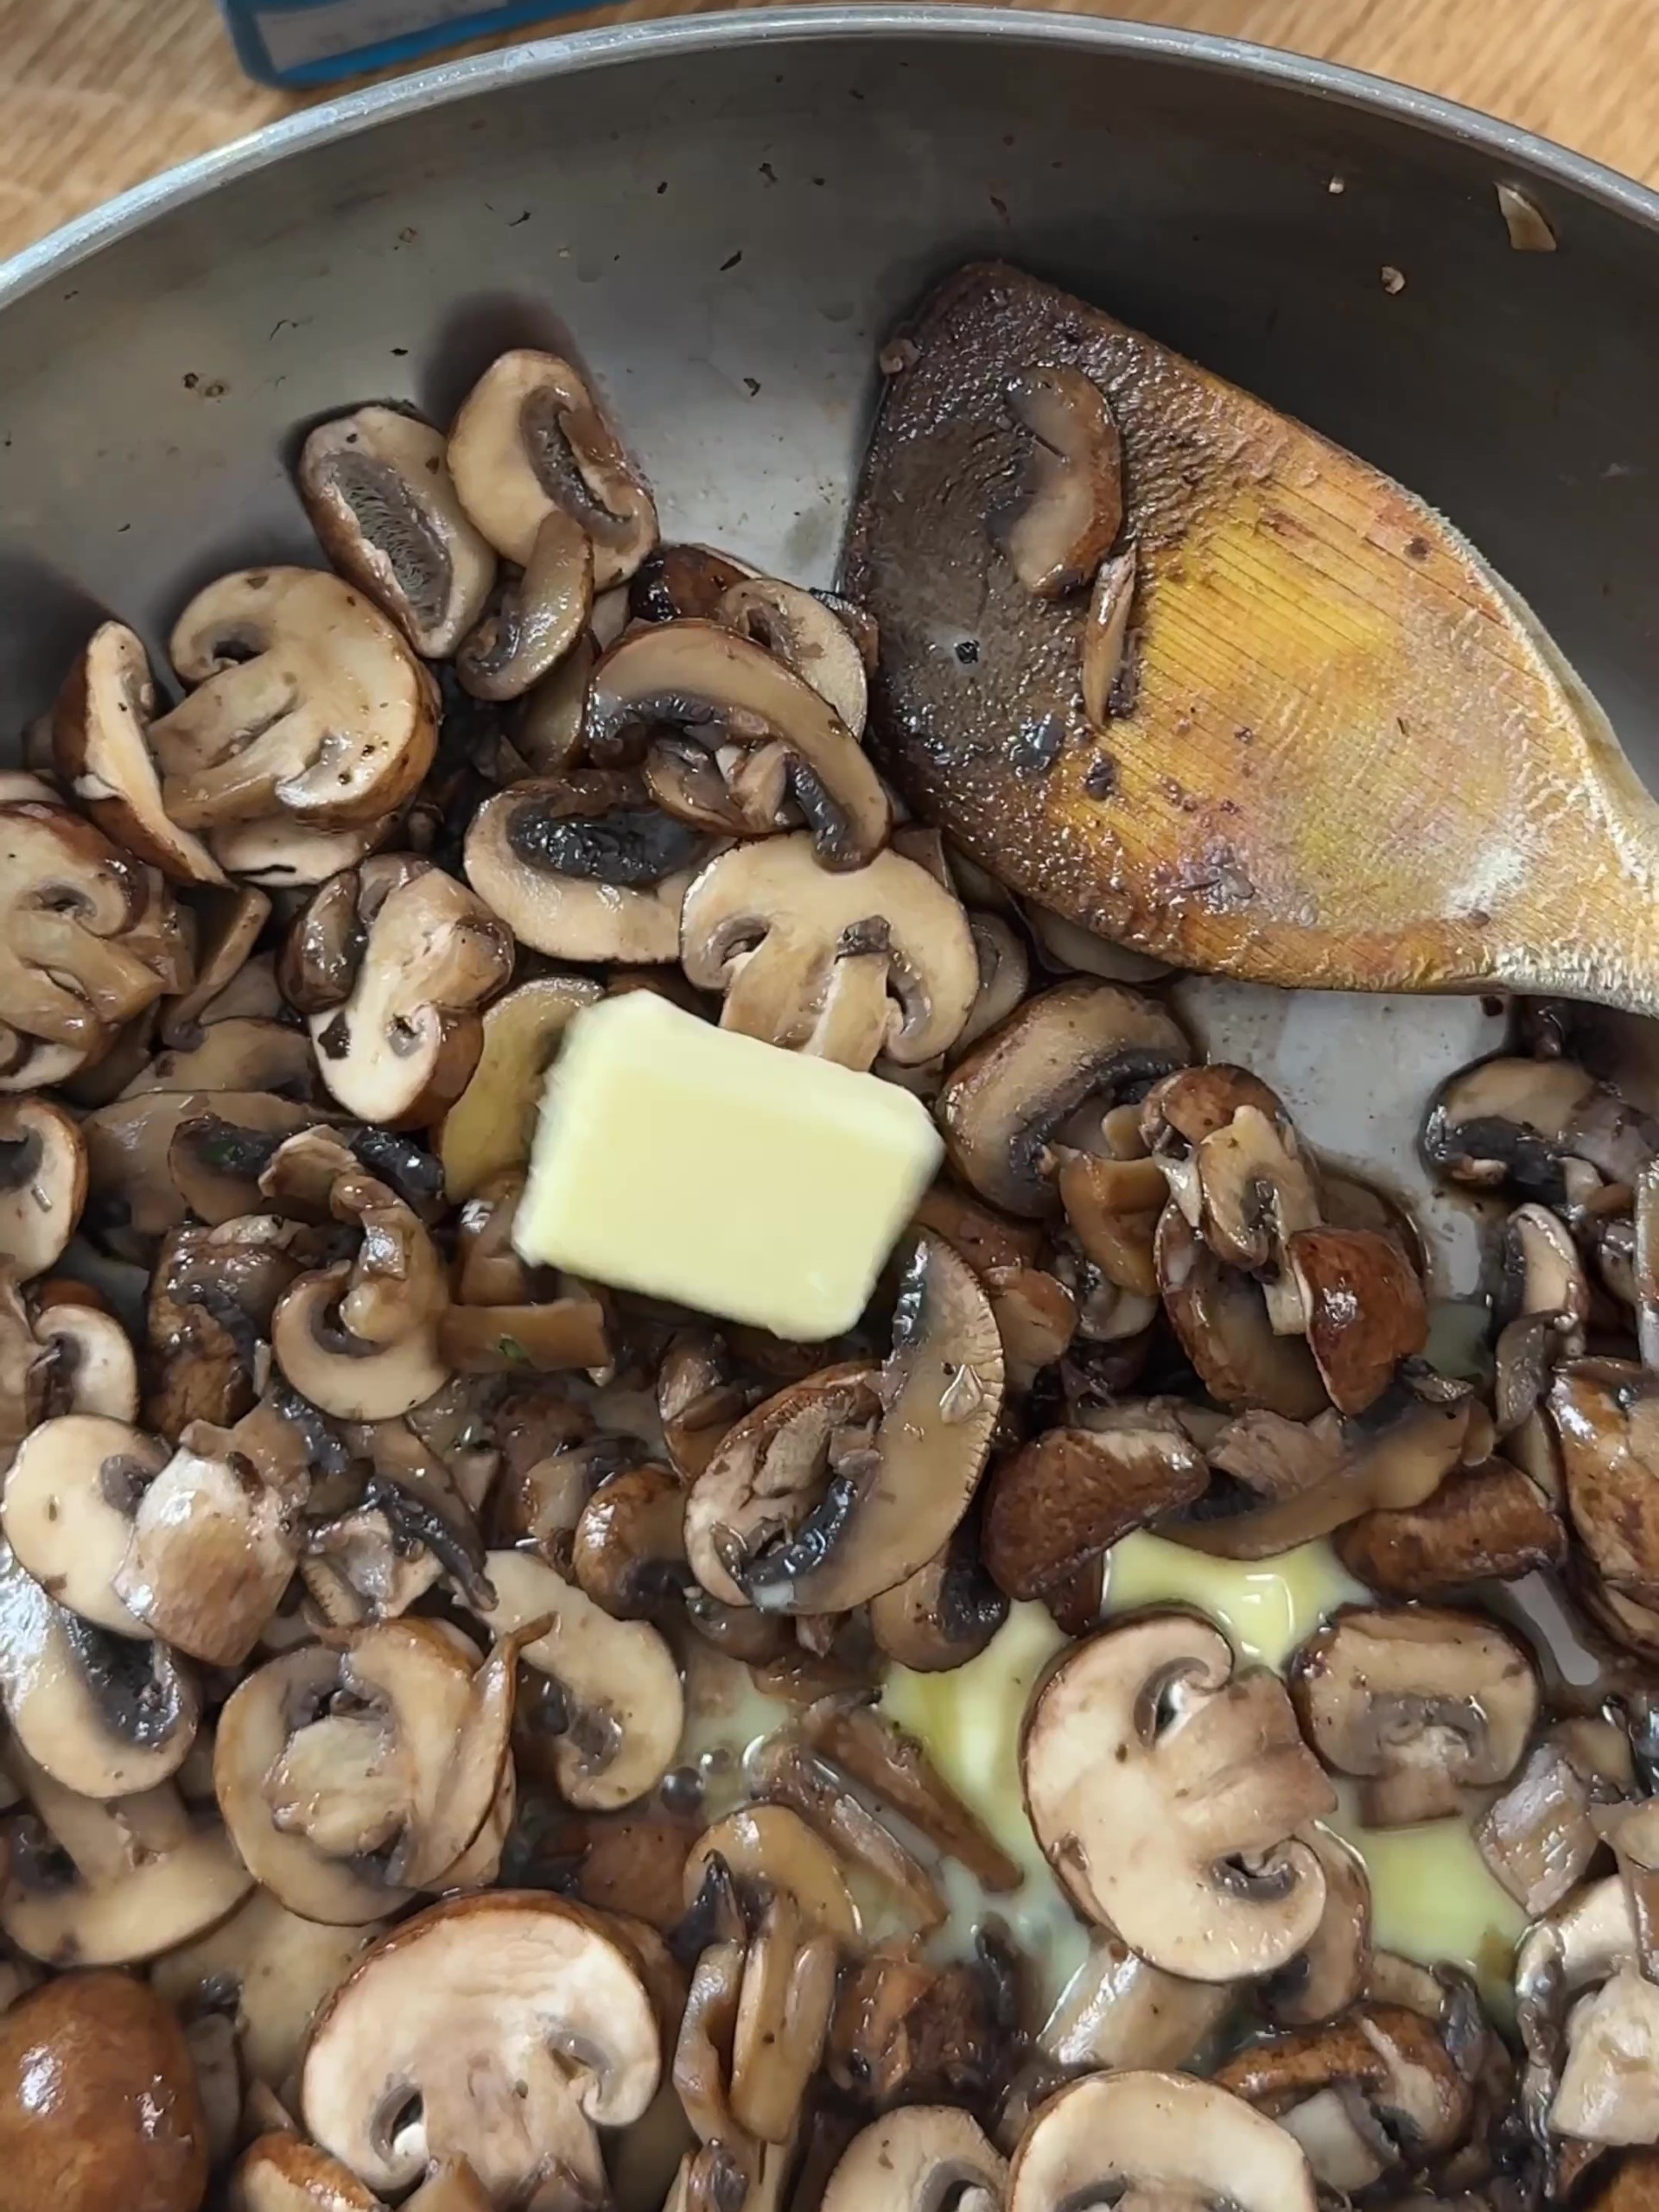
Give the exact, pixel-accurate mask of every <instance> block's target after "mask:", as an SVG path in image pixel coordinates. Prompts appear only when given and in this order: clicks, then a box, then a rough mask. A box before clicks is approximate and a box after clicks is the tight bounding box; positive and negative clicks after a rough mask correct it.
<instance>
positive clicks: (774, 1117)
mask: <svg viewBox="0 0 1659 2212" xmlns="http://www.w3.org/2000/svg"><path fill="white" fill-rule="evenodd" d="M943 1156H944V1144H943V1142H942V1141H941V1140H940V1137H939V1134H938V1130H937V1129H936V1128H934V1126H933V1123H932V1121H931V1118H930V1116H929V1115H928V1112H927V1109H926V1108H925V1106H924V1105H923V1104H922V1103H921V1101H920V1100H919V1099H918V1098H915V1097H912V1095H911V1093H910V1092H909V1091H907V1090H900V1089H899V1087H898V1085H897V1084H891V1083H883V1082H882V1081H881V1080H880V1077H876V1076H870V1075H856V1074H855V1073H854V1072H853V1071H852V1070H851V1069H850V1068H843V1067H840V1066H837V1065H836V1064H835V1063H834V1062H833V1061H829V1060H819V1059H811V1058H807V1057H806V1056H805V1055H804V1054H802V1053H799V1052H783V1051H780V1050H779V1047H778V1046H775V1045H766V1044H762V1043H761V1042H760V1040H759V1039H756V1038H753V1037H741V1036H738V1035H737V1034H736V1033H734V1031H732V1030H729V1029H716V1028H715V1027H714V1026H713V1025H712V1024H711V1023H709V1022H707V1021H701V1020H698V1018H697V1017H696V1014H687V1013H686V1012H685V1011H684V1009H683V1007H677V1006H673V1005H671V1004H670V1002H669V1001H668V1000H666V999H664V998H662V997H659V996H658V994H657V993H656V992H655V991H629V992H626V993H625V994H624V995H622V996H620V998H613V999H605V1000H602V1001H601V1002H600V1003H599V1004H598V1005H597V1006H591V1007H583V1008H582V1011H581V1012H580V1013H579V1014H576V1015H575V1018H574V1020H572V1021H571V1022H570V1024H569V1027H568V1028H567V1029H566V1031H565V1033H564V1043H563V1049H562V1051H561V1052H560V1053H559V1056H558V1058H557V1059H556V1061H555V1062H554V1064H553V1068H552V1071H551V1073H550V1075H549V1077H548V1081H547V1091H546V1095H545V1096H544V1098H543V1102H542V1112H541V1119H540V1122H539V1123H538V1125H537V1132H536V1141H535V1145H534V1148H533V1150H532V1153H531V1166H530V1179H529V1181H528V1183H527V1184H526V1185H525V1189H524V1197H523V1198H522V1199H521V1200H520V1201H519V1205H518V1218H517V1220H516V1222H515V1223H514V1225H513V1242H514V1243H515V1244H516V1245H517V1247H518V1251H519V1253H520V1254H521V1255H522V1256H523V1257H524V1259H526V1260H530V1261H531V1262H541V1263H545V1264H546V1265H549V1266H551V1267H558V1268H569V1271H570V1272H571V1273H572V1274H578V1275H587V1276H590V1277H591V1278H592V1279H593V1280H594V1281H596V1282H600V1283H607V1284H610V1285H613V1286H614V1287H617V1288H619V1289H622V1290H637V1291H643V1292H645V1293H646V1294H649V1295H650V1296H652V1297H656V1298H667V1299H673V1300H677V1302H678V1303H679V1304H681V1305H683V1306H696V1307H698V1308H699V1309H700V1310H701V1311H702V1312H703V1313H714V1314H718V1315H719V1316H721V1319H725V1320H730V1321H747V1322H751V1323H753V1324H754V1325H757V1326H758V1327H760V1328H763V1329H770V1330H772V1332H774V1333H775V1334H776V1335H778V1336H780V1337H795V1338H802V1339H804V1341H806V1342H808V1343H816V1342H817V1341H818V1340H819V1339H820V1338H825V1337H833V1336H836V1335H838V1334H839V1333H840V1332H842V1330H843V1329H849V1328H850V1327H851V1326H852V1325H853V1323H854V1322H855V1321H856V1320H857V1319H858V1317H859V1315H860V1314H861V1313H862V1312H863V1310H864V1307H865V1306H866V1305H867V1304H868V1300H869V1296H870V1293H871V1291H872V1289H873V1288H874V1284H875V1279H876V1276H877V1275H878V1274H880V1270H881V1268H882V1265H883V1263H884V1262H885V1261H886V1260H887V1255H888V1254H889V1253H890V1252H891V1251H892V1249H893V1243H894V1242H895V1240H896V1239H897V1237H898V1236H899V1231H900V1230H902V1229H903V1227H904V1225H905V1224H906V1221H908V1220H909V1218H910V1217H911V1215H912V1212H913V1211H914V1210H915V1206H916V1202H917V1200H918V1198H920V1197H921V1194H922V1192H924V1191H925V1189H926V1187H927V1185H928V1184H929V1183H930V1182H931V1180H932V1179H933V1176H934V1174H935V1173H936V1172H937V1170H938V1165H939V1161H940V1160H941V1159H942V1158H943Z"/></svg>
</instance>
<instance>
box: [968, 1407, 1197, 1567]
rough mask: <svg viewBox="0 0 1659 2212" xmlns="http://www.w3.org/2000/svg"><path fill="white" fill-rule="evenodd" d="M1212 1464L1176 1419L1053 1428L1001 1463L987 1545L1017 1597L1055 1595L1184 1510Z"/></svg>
mask: <svg viewBox="0 0 1659 2212" xmlns="http://www.w3.org/2000/svg"><path fill="white" fill-rule="evenodd" d="M1209 1481H1210V1469H1209V1465H1208V1464H1207V1462H1206V1461H1205V1458H1204V1455H1203V1454H1202V1453H1201V1452H1198V1451H1197V1450H1196V1449H1195V1448H1194V1447H1193V1446H1192V1442H1191V1441H1190V1440H1189V1439H1188V1438H1187V1437H1186V1436H1185V1433H1183V1432H1182V1430H1181V1428H1180V1427H1179V1423H1178V1422H1176V1421H1174V1420H1173V1418H1169V1419H1165V1420H1162V1421H1153V1420H1151V1419H1149V1420H1148V1422H1147V1426H1146V1427H1142V1428H1132V1427H1122V1428H1116V1427H1115V1428H1112V1429H1109V1430H1107V1431H1105V1432H1104V1433H1094V1432H1093V1431H1091V1430H1089V1429H1085V1428H1051V1429H1048V1430H1046V1431H1045V1432H1044V1433H1043V1434H1042V1435H1040V1436H1038V1437H1035V1438H1033V1440H1032V1441H1031V1442H1030V1443H1029V1444H1027V1445H1025V1446H1023V1447H1022V1448H1021V1449H1020V1451H1018V1452H1014V1453H1013V1454H1011V1455H1010V1456H1009V1457H1008V1458H1007V1459H1003V1460H1002V1461H1001V1462H1000V1464H999V1465H997V1467H996V1469H995V1471H994V1472H993V1474H992V1475H991V1478H990V1479H989V1482H988V1484H987V1485H986V1498H985V1521H984V1533H983V1539H982V1554H983V1558H984V1561H985V1566H986V1568H987V1570H988V1573H990V1575H991V1577H992V1579H993V1580H995V1583H996V1585H997V1586H998V1588H999V1589H1001V1590H1004V1591H1006V1592H1007V1595H1008V1596H1009V1597H1010V1598H1048V1597H1051V1596H1052V1595H1054V1594H1055V1593H1056V1592H1058V1590H1059V1589H1060V1588H1061V1587H1062V1586H1064V1585H1065V1583H1066V1582H1068V1581H1069V1580H1071V1577H1072V1575H1073V1574H1075V1573H1077V1570H1078V1569H1079V1568H1080V1567H1086V1566H1088V1565H1089V1564H1090V1562H1091V1561H1094V1560H1098V1559H1100V1558H1101V1557H1102V1556H1103V1554H1105V1553H1107V1552H1108V1551H1109V1550H1110V1548H1111V1547H1112V1546H1113V1545H1114V1544H1115V1543H1116V1542H1117V1541H1118V1540H1119V1538H1120V1537H1122V1536H1127V1535H1128V1533H1129V1531H1130V1530H1131V1529H1141V1528H1144V1527H1145V1526H1146V1524H1147V1522H1149V1521H1154V1520H1158V1519H1160V1518H1161V1517H1162V1516H1165V1515H1166V1514H1170V1513H1173V1512H1175V1511H1177V1510H1179V1508H1180V1507H1182V1506H1184V1505H1187V1504H1190V1503H1192V1500H1193V1499H1195V1498H1197V1497H1200V1496H1201V1495H1202V1494H1203V1492H1204V1491H1205V1489H1206V1488H1207V1487H1208V1485H1209Z"/></svg>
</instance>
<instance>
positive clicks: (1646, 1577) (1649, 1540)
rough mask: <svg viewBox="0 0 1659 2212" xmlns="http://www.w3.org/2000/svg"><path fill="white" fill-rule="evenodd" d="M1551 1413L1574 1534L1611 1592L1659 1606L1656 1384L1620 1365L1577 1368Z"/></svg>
mask: <svg viewBox="0 0 1659 2212" xmlns="http://www.w3.org/2000/svg"><path fill="white" fill-rule="evenodd" d="M1549 1408H1550V1411H1551V1413H1552V1414H1554V1421H1555V1427H1556V1430H1557V1433H1559V1435H1560V1442H1561V1453H1562V1461H1563V1465H1564V1467H1565V1471H1566V1476H1567V1510H1568V1513H1569V1514H1570V1516H1571V1517H1572V1522H1573V1534H1574V1535H1576V1536H1577V1537H1578V1540H1579V1541H1580V1543H1581V1544H1582V1545H1583V1547H1584V1548H1585V1551H1586V1554H1587V1555H1588V1558H1589V1560H1590V1561H1591V1563H1592V1566H1593V1567H1594V1569H1595V1572H1596V1573H1597V1574H1598V1575H1599V1577H1600V1579H1601V1580H1602V1581H1603V1582H1605V1584H1606V1585H1607V1586H1609V1587H1610V1589H1611V1590H1612V1591H1614V1592H1617V1593H1618V1594H1619V1595H1621V1596H1623V1597H1625V1598H1628V1599H1632V1600H1634V1601H1635V1602H1636V1603H1637V1605H1644V1606H1652V1605H1659V1484H1656V1482H1655V1479H1654V1477H1655V1471H1656V1470H1659V1377H1656V1376H1654V1375H1653V1374H1651V1373H1650V1372H1649V1370H1647V1369H1645V1368H1641V1367H1636V1366H1633V1365H1630V1364H1629V1363H1626V1362H1624V1361H1623V1360H1599V1359H1582V1360H1574V1361H1572V1362H1571V1363H1569V1364H1567V1366H1565V1367H1563V1368H1562V1369H1561V1370H1560V1373H1559V1374H1558V1375H1557V1376H1556V1378H1555V1381H1554V1385H1553V1387H1552V1388H1551V1390H1550V1393H1549Z"/></svg>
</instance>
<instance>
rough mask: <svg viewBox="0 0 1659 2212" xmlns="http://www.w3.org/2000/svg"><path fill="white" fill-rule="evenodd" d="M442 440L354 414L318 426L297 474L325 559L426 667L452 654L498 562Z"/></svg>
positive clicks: (411, 423)
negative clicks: (460, 492)
mask: <svg viewBox="0 0 1659 2212" xmlns="http://www.w3.org/2000/svg"><path fill="white" fill-rule="evenodd" d="M447 445H448V440H447V439H446V438H445V436H444V435H443V433H442V430H435V429H433V427H432V425H431V424H430V423H423V422H422V421H421V419H420V417H419V416H416V415H406V414H404V412H403V410H401V409H399V408H396V407H359V408H357V409H355V410H353V413H351V414H350V415H342V416H340V417H339V418H338V419H337V420H336V421H334V422H332V423H319V424H318V426H317V428H316V429H315V430H313V431H312V433H311V435H310V436H309V437H308V438H307V440H306V442H305V443H304V445H303V446H302V448H300V461H299V467H298V469H297V471H296V474H297V477H298V480H299V486H300V497H301V498H302V499H303V500H304V501H305V511H306V512H307V514H308V515H309V516H310V518H311V527H312V528H313V529H314V530H315V531H316V533H317V537H318V539H319V541H320V542H321V546H322V550H323V551H324V552H325V553H326V554H327V556H328V558H329V559H330V560H331V561H332V562H333V563H334V566H335V568H337V569H339V570H340V574H341V575H343V576H345V577H346V579H347V581H348V582H352V583H354V584H355V585H357V587H358V588H359V590H361V591H365V592H367V594H369V596H370V598H371V599H372V600H374V601H377V602H378V604H379V605H380V606H381V607H385V611H386V613H388V614H390V615H391V618H392V620H393V621H394V622H397V623H398V624H400V625H401V626H402V627H403V629H404V632H406V633H407V635H408V637H409V640H410V644H411V645H413V646H414V648H415V650H416V652H417V653H420V654H422V655H423V656H424V658H426V659H428V660H444V659H447V658H448V656H449V655H450V654H451V653H453V652H454V650H455V648H456V647H457V646H458V645H460V643H461V639H463V638H464V637H465V636H466V635H467V632H468V631H469V630H470V629H471V628H472V626H473V625H474V622H476V621H477V620H478V618H479V615H480V613H481V611H482V609H483V606H484V602H485V601H486V599H487V598H488V597H489V592H490V586H491V584H492V583H493V582H494V579H495V556H494V555H493V553H492V551H491V550H490V548H489V546H488V545H487V544H486V542H485V540H484V539H483V538H482V537H480V535H479V533H478V531H476V530H474V527H473V525H472V524H471V523H470V522H469V521H468V520H467V515H466V512H465V510H464V509H463V507H462V506H461V501H460V499H458V497H457V496H456V493H455V486H454V481H453V480H452V479H451V477H450V474H449V469H448V464H447V462H446V460H445V457H444V456H445V449H446V448H447Z"/></svg>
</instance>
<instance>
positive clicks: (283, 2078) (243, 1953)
mask: <svg viewBox="0 0 1659 2212" xmlns="http://www.w3.org/2000/svg"><path fill="white" fill-rule="evenodd" d="M379 1932H380V1931H379V1929H378V1928H377V1927H375V1926H374V1925H372V1924H370V1925H368V1926H366V1927H359V1928H329V1927H326V1926H324V1925H323V1924H322V1923H320V1922H317V1921H314V1920H302V1918H301V1917H300V1916H299V1915H298V1914H297V1913H292V1912H289V1910H288V1908H287V1906H286V1905H284V1904H280V1903H279V1902H278V1900H277V1898H276V1897H273V1896H272V1895H271V1893H270V1891H269V1890H265V1889H256V1890H255V1891H253V1894H252V1895H251V1897H249V1898H248V1899H247V1902H246V1903H245V1904H241V1905H239V1906H238V1908H237V1910H235V1911H234V1912H233V1913H232V1915H231V1916H230V1918H229V1919H228V1920H223V1921H220V1922H219V1924H218V1925H217V1926H216V1927H213V1928H211V1929H208V1930H207V1932H206V1933H205V1934H203V1935H200V1936H196V1937H195V1938H194V1939H193V1940H192V1941H191V1942H188V1943H185V1944H182V1945H181V1946H180V1947H179V1948H177V1949H174V1950H168V1951H167V1952H165V1953H164V1954H163V1955H162V1956H161V1957H160V1958H158V1959H157V1960H156V1963H155V1965H154V1966H153V1967H151V1968H150V1974H149V1979H150V1982H151V1985H152V1986H153V1987H154V1988H155V1989H156V1992H157V1993H159V1994H160V1995H161V1996H162V1997H164V1998H165V1999H167V2001H168V2004H169V2005H173V2006H174V2007H175V2010H177V2011H178V2012H181V2014H182V2015H183V2016H184V2017H185V2018H189V2017H190V2016H191V2015H192V2014H193V2013H194V2012H197V2011H200V2010H202V2009H205V2008H207V2007H209V2006H212V2007H215V2008H220V2009H224V2010H226V2011H228V2012H229V2014H230V2016H231V2018H232V2021H233V2024H234V2025H235V2028H236V2039H237V2049H238V2053H239V2055H240V2057H241V2061H242V2064H243V2067H244V2068H245V2070H246V2072H247V2073H248V2075H250V2076H251V2079H252V2080H254V2081H256V2082H264V2083H265V2085H266V2086H267V2087H268V2088H271V2089H274V2090H276V2091H277V2092H278V2094H281V2093H282V2092H283V2090H284V2089H285V2088H287V2086H288V2083H289V2080H290V2079H291V2077H292V2075H293V2074H294V2070H295V2069H296V2066H297V2065H298V2064H299V2061H300V2056H301V2053H302V2051H303V2050H304V2048H305V2039H306V2037H307V2036H308V2034H309V2033H310V2029H311V2022H312V2018H313V2017H314V2016H315V2013H316V2012H317V2010H318V2008H319V2007H320V2006H321V2004H322V2001H323V1999H325V1998H326V1997H327V1996H328V1994H329V1993H330V1992H331V1991H333V1990H334V1989H337V1988H338V1987H339V1986H340V1983H341V1982H342V1981H343V1980H345V1979H346V1974H347V1973H348V1972H349V1970H350V1968H351V1967H352V1964H353V1961H354V1960H355V1959H356V1958H357V1957H358V1955H359V1953H360V1952H361V1951H362V1950H363V1949H364V1948H365V1945H366V1944H368V1943H370V1942H372V1941H373V1939H374V1937H375V1936H377V1935H378V1933H379Z"/></svg>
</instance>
